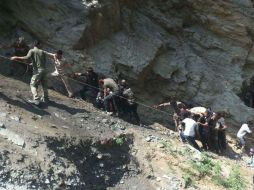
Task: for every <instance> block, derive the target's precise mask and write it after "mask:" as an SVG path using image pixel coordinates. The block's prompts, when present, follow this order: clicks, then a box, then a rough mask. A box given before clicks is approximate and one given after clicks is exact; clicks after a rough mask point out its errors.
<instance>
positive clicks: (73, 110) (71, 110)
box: [42, 101, 90, 115]
mask: <svg viewBox="0 0 254 190" xmlns="http://www.w3.org/2000/svg"><path fill="white" fill-rule="evenodd" d="M46 107H55V108H57V109H61V110H64V111H66V112H68V113H70V114H72V115H74V114H77V113H84V112H85V113H90V112H89V111H87V110H85V109H81V108H73V107H69V106H67V105H65V104H61V103H58V102H55V101H49V103H48V104H44V105H42V108H46Z"/></svg>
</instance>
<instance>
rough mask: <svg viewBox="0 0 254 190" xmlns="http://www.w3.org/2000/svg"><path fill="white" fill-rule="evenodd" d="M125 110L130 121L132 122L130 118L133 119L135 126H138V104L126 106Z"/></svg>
mask: <svg viewBox="0 0 254 190" xmlns="http://www.w3.org/2000/svg"><path fill="white" fill-rule="evenodd" d="M127 107H128V108H127V109H128V113H129V114H130V120H132V118H134V119H135V122H136V123H135V124H138V125H139V124H140V118H139V116H138V112H137V109H138V104H137V103H133V104H128V105H127Z"/></svg>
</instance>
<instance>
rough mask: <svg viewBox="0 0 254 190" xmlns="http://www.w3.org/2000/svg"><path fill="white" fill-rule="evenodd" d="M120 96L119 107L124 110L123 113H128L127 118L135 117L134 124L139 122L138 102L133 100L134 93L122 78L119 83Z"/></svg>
mask: <svg viewBox="0 0 254 190" xmlns="http://www.w3.org/2000/svg"><path fill="white" fill-rule="evenodd" d="M120 91H121V96H122V97H123V98H122V99H121V107H122V109H123V111H124V114H129V119H130V121H132V118H133V117H134V119H135V124H137V125H139V124H140V118H139V116H138V112H137V109H138V104H137V103H136V102H135V98H134V93H133V91H132V90H131V88H130V87H129V86H128V84H127V82H126V80H122V81H121V83H120Z"/></svg>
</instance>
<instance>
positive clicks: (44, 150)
mask: <svg viewBox="0 0 254 190" xmlns="http://www.w3.org/2000/svg"><path fill="white" fill-rule="evenodd" d="M27 78H28V76H25V77H23V79H24V81H27ZM18 79H19V78H18ZM0 81H1V82H0V100H1V102H0V123H2V124H3V125H2V124H1V126H2V127H1V128H0V148H1V153H0V162H1V164H0V168H1V170H0V189H15V190H18V189H73V190H74V189H75V190H77V189H81V190H83V189H89V190H90V189H110V190H113V189H114V190H115V189H119V190H125V189H126V190H127V189H129V190H133V189H137V190H154V189H158V190H159V189H160V190H164V189H165V190H178V189H183V188H184V183H185V181H184V180H183V178H184V176H185V172H186V170H187V169H190V168H191V165H190V162H189V161H191V160H192V159H196V157H197V159H198V157H200V154H199V153H197V152H195V151H194V150H192V149H190V148H189V146H188V145H186V144H182V143H181V142H179V141H178V138H177V135H176V133H174V132H173V131H171V130H169V129H167V128H165V127H163V126H161V125H159V124H154V125H151V126H142V127H139V126H135V125H131V124H129V123H126V122H125V121H123V120H121V119H119V118H114V117H110V116H107V115H105V114H104V113H103V112H101V111H100V110H97V109H96V108H94V107H93V106H92V105H91V104H90V103H87V102H84V101H81V100H75V99H69V98H67V97H65V96H63V95H61V94H59V93H57V92H54V91H52V90H51V91H50V99H51V102H50V103H49V104H48V106H45V105H44V106H42V107H41V108H36V107H32V106H31V105H29V104H27V103H26V102H25V101H24V100H25V99H27V98H30V89H29V85H28V84H27V83H25V82H22V81H20V80H17V79H14V78H8V77H5V76H2V75H0ZM230 147H232V144H230V146H229V149H228V151H227V153H226V154H225V155H224V156H218V155H215V154H213V153H209V156H210V157H211V158H213V159H214V160H219V161H220V163H221V165H222V167H223V172H224V173H225V175H227V174H228V173H229V172H230V170H231V168H232V167H235V166H236V165H239V167H240V171H241V174H242V176H243V177H244V179H245V181H246V186H247V187H246V189H251V182H252V181H251V180H252V174H251V170H250V169H249V168H247V167H246V163H245V162H246V159H247V158H246V157H243V159H242V160H239V159H238V157H239V155H238V154H237V153H236V152H235V150H234V149H232V148H230ZM188 152H189V153H188ZM192 179H193V181H195V183H193V184H192V185H190V186H189V187H187V188H188V189H202V190H203V189H207V190H208V189H215V190H217V189H218V190H219V189H223V187H222V186H218V185H215V184H214V183H213V182H212V180H211V178H209V177H205V178H201V179H198V178H196V177H195V176H192Z"/></svg>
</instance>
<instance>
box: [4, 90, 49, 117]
mask: <svg viewBox="0 0 254 190" xmlns="http://www.w3.org/2000/svg"><path fill="white" fill-rule="evenodd" d="M0 98H1V99H3V100H5V101H6V102H7V103H8V104H11V105H13V106H17V107H20V108H23V109H25V110H27V111H29V112H31V113H33V114H36V115H41V116H45V115H50V114H49V113H48V112H47V111H45V110H42V109H40V108H39V107H38V108H36V107H35V106H32V105H29V104H28V103H24V102H22V101H19V100H13V99H11V98H9V97H7V96H6V95H5V94H3V93H1V92H0ZM22 100H23V99H22ZM24 101H25V100H24Z"/></svg>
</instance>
